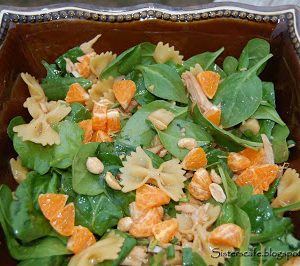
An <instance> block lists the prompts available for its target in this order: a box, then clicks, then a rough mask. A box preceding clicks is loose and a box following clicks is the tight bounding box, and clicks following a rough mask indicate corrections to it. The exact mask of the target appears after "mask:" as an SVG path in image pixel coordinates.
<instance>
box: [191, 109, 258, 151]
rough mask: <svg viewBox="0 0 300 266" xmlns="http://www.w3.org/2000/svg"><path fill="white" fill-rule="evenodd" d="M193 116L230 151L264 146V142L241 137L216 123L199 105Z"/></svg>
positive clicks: (218, 142) (217, 141) (216, 140)
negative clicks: (208, 118) (210, 119)
mask: <svg viewBox="0 0 300 266" xmlns="http://www.w3.org/2000/svg"><path fill="white" fill-rule="evenodd" d="M192 116H193V118H194V121H195V122H196V123H197V124H199V125H201V127H203V128H205V129H206V130H207V131H208V132H209V133H210V134H211V136H212V137H213V138H214V140H215V142H216V143H217V144H218V145H220V146H222V147H224V148H226V149H228V150H229V151H241V150H242V149H243V147H249V148H252V149H257V148H260V147H262V143H259V142H252V141H248V140H245V139H241V138H239V137H237V136H235V135H233V134H232V133H230V132H228V131H226V130H224V129H221V128H220V127H218V126H216V125H214V124H213V123H211V122H210V121H209V120H207V119H206V118H205V117H204V116H203V114H202V113H201V112H200V111H199V109H198V107H197V106H195V108H194V110H193V112H192Z"/></svg>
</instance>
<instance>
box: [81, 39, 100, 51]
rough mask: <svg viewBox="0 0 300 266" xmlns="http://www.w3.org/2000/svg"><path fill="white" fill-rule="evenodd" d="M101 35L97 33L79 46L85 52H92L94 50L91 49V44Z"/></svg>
mask: <svg viewBox="0 0 300 266" xmlns="http://www.w3.org/2000/svg"><path fill="white" fill-rule="evenodd" d="M100 37H101V34H98V35H97V36H96V37H94V38H93V39H91V40H90V41H88V42H84V43H82V44H81V45H80V46H79V48H80V49H81V50H82V51H83V52H84V53H85V54H90V53H94V52H95V50H94V49H93V45H94V44H95V43H96V42H97V41H98V39H99V38H100Z"/></svg>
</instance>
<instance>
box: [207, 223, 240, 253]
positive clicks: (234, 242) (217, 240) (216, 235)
mask: <svg viewBox="0 0 300 266" xmlns="http://www.w3.org/2000/svg"><path fill="white" fill-rule="evenodd" d="M243 239H244V231H243V229H242V228H241V227H239V226H238V225H236V224H222V225H220V226H218V227H216V228H215V229H214V230H213V231H212V232H211V234H210V236H209V237H208V241H209V242H210V243H212V244H213V245H217V246H226V247H234V248H239V247H240V246H241V245H242V243H243Z"/></svg>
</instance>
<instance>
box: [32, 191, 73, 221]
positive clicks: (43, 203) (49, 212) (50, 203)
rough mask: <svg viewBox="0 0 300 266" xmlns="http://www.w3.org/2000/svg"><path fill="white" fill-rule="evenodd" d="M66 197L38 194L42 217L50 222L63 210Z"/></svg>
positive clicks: (62, 195)
mask: <svg viewBox="0 0 300 266" xmlns="http://www.w3.org/2000/svg"><path fill="white" fill-rule="evenodd" d="M67 200H68V196H67V195H64V194H53V193H47V194H40V195H39V197H38V203H39V206H40V209H41V211H42V213H43V214H44V216H45V217H46V218H47V219H48V220H51V219H52V218H53V217H55V216H57V214H58V213H59V212H60V211H61V210H62V209H63V208H64V206H65V204H66V202H67Z"/></svg>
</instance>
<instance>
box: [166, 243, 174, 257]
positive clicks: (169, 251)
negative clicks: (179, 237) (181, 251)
mask: <svg viewBox="0 0 300 266" xmlns="http://www.w3.org/2000/svg"><path fill="white" fill-rule="evenodd" d="M166 254H167V259H172V258H174V257H175V247H174V245H170V246H168V247H167V250H166Z"/></svg>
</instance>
